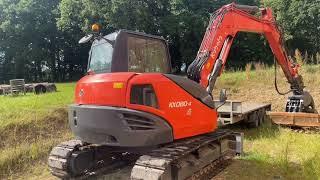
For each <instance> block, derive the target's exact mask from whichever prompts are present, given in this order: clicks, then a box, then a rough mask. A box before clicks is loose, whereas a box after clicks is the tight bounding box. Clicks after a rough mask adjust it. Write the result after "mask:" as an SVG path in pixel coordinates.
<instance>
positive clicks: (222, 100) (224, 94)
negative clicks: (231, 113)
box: [219, 89, 228, 103]
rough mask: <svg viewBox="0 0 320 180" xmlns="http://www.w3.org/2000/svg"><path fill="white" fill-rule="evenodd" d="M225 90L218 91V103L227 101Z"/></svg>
mask: <svg viewBox="0 0 320 180" xmlns="http://www.w3.org/2000/svg"><path fill="white" fill-rule="evenodd" d="M227 99H228V98H227V90H226V89H221V91H220V99H219V100H220V102H222V103H224V102H225V101H226V100H227Z"/></svg>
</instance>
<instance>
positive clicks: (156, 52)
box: [88, 30, 171, 74]
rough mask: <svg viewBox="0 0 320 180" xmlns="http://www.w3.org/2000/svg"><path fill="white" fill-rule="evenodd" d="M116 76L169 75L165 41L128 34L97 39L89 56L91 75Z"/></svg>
mask: <svg viewBox="0 0 320 180" xmlns="http://www.w3.org/2000/svg"><path fill="white" fill-rule="evenodd" d="M114 72H136V73H145V72H147V73H151V72H153V73H155V72H157V73H170V72H171V63H170V55H169V51H168V46H167V43H166V41H165V39H164V38H162V37H159V36H153V35H148V34H145V33H141V32H134V31H128V30H120V31H117V32H114V33H111V34H109V35H106V36H102V35H99V36H96V38H95V39H94V41H93V43H92V46H91V50H90V52H89V61H88V73H89V74H90V73H93V74H98V73H114Z"/></svg>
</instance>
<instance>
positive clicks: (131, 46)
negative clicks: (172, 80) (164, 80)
mask: <svg viewBox="0 0 320 180" xmlns="http://www.w3.org/2000/svg"><path fill="white" fill-rule="evenodd" d="M128 54H129V59H128V70H129V72H138V73H142V72H160V73H168V71H169V68H168V67H169V62H168V56H167V49H166V44H165V43H163V42H162V41H160V40H156V39H151V38H150V39H147V38H138V37H128Z"/></svg>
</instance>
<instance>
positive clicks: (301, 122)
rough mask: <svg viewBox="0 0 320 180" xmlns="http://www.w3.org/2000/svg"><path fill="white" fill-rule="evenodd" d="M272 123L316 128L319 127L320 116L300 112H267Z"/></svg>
mask: <svg viewBox="0 0 320 180" xmlns="http://www.w3.org/2000/svg"><path fill="white" fill-rule="evenodd" d="M267 114H268V116H269V117H270V119H271V120H272V122H273V123H275V124H278V125H283V126H290V127H301V128H317V127H320V115H319V114H314V113H302V112H296V113H292V112H268V113H267Z"/></svg>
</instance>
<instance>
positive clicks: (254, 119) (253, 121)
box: [248, 111, 260, 128]
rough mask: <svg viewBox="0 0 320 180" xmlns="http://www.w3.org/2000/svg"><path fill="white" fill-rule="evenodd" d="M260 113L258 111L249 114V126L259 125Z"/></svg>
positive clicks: (255, 126)
mask: <svg viewBox="0 0 320 180" xmlns="http://www.w3.org/2000/svg"><path fill="white" fill-rule="evenodd" d="M259 121H260V120H259V113H258V112H257V111H254V112H252V113H251V114H249V118H248V127H249V128H257V127H259V125H260V123H259Z"/></svg>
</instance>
